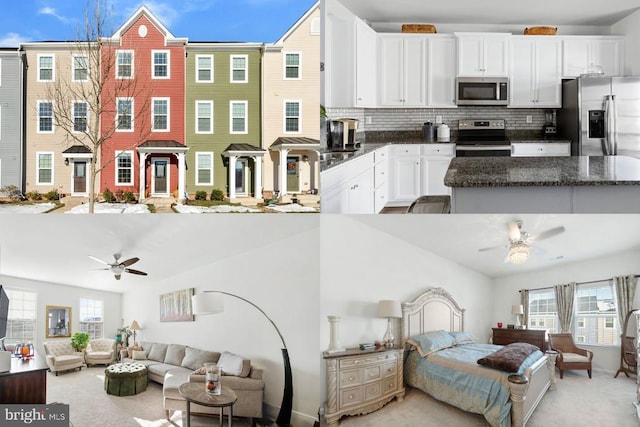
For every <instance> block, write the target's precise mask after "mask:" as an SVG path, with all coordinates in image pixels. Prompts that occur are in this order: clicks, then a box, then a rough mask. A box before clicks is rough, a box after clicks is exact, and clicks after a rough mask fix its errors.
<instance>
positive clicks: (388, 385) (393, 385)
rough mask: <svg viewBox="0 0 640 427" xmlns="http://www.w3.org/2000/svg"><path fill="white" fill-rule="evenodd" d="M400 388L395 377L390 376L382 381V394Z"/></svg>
mask: <svg viewBox="0 0 640 427" xmlns="http://www.w3.org/2000/svg"><path fill="white" fill-rule="evenodd" d="M397 389H398V382H397V381H396V379H395V377H389V378H387V379H385V380H384V381H382V394H387V393H393V392H394V391H396V390H397Z"/></svg>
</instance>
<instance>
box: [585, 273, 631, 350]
mask: <svg viewBox="0 0 640 427" xmlns="http://www.w3.org/2000/svg"><path fill="white" fill-rule="evenodd" d="M574 304H575V308H574V309H575V316H576V319H580V321H577V322H575V323H574V328H575V329H574V336H575V337H584V341H581V342H582V343H583V344H591V345H619V344H620V337H619V332H618V329H619V327H618V326H619V325H618V320H617V319H618V310H617V304H616V298H615V295H614V291H613V285H612V284H611V282H609V281H603V282H596V283H589V284H584V285H578V286H577V287H576V300H575V303H574ZM576 341H577V340H576Z"/></svg>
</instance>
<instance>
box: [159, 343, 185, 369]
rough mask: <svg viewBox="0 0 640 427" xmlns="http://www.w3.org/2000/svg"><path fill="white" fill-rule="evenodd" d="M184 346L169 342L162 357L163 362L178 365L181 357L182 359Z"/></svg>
mask: <svg viewBox="0 0 640 427" xmlns="http://www.w3.org/2000/svg"><path fill="white" fill-rule="evenodd" d="M184 348H185V346H183V345H179V344H169V347H167V354H166V355H165V357H164V363H168V364H169V365H176V366H180V364H181V363H182V359H184Z"/></svg>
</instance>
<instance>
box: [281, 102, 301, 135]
mask: <svg viewBox="0 0 640 427" xmlns="http://www.w3.org/2000/svg"><path fill="white" fill-rule="evenodd" d="M284 105H285V107H284V130H285V132H300V102H298V101H286V102H285V104H284Z"/></svg>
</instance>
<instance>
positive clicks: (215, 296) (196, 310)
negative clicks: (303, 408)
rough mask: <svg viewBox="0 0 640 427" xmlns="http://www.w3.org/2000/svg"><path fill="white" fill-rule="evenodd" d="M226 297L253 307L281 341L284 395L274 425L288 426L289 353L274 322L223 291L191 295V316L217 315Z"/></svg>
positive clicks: (290, 402)
mask: <svg viewBox="0 0 640 427" xmlns="http://www.w3.org/2000/svg"><path fill="white" fill-rule="evenodd" d="M223 295H227V296H230V297H233V298H237V299H239V300H241V301H244V302H246V303H247V304H249V305H251V306H252V307H254V308H255V309H256V310H258V311H259V312H260V313H262V314H263V315H264V317H266V318H267V320H268V321H269V322H270V323H271V325H273V327H274V328H275V330H276V332H277V333H278V336H279V337H280V340H281V341H282V359H283V360H284V393H283V395H282V404H281V405H280V412H279V413H278V418H277V420H276V424H278V425H279V426H288V425H290V424H291V411H292V409H293V375H292V374H291V362H290V361H289V351H288V350H287V344H286V343H285V342H284V337H283V336H282V334H281V333H280V329H278V327H277V326H276V324H275V322H274V321H273V320H271V318H270V317H269V316H267V313H265V312H264V310H263V309H261V308H260V307H258V306H257V305H256V304H254V303H252V302H251V301H249V300H248V299H246V298H243V297H241V296H239V295H235V294H232V293H229V292H224V291H203V292H202V293H200V294H196V295H193V296H192V297H191V305H192V307H193V314H195V315H199V314H217V313H222V312H223V311H224V304H223V299H222V296H223Z"/></svg>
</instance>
